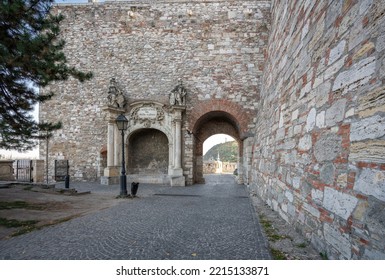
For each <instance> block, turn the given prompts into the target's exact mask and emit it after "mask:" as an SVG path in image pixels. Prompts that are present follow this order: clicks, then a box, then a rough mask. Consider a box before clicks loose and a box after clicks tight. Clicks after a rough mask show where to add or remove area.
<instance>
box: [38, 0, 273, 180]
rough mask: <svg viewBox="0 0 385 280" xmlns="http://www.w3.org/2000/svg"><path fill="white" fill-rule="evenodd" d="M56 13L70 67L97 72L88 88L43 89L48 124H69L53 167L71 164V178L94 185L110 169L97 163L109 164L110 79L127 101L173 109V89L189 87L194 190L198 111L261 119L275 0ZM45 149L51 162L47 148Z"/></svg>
mask: <svg viewBox="0 0 385 280" xmlns="http://www.w3.org/2000/svg"><path fill="white" fill-rule="evenodd" d="M54 12H55V13H61V14H63V15H64V16H65V20H64V21H63V24H62V26H61V35H62V37H63V38H64V39H65V40H66V46H65V53H66V55H67V58H68V61H69V64H71V65H74V66H76V67H77V68H78V69H81V70H84V71H92V72H93V73H94V78H93V79H92V80H91V81H87V82H85V83H83V84H81V83H79V82H77V81H74V80H73V79H69V80H68V81H65V82H61V83H56V84H53V85H51V86H49V87H47V88H45V89H42V91H43V93H44V92H48V91H51V90H52V91H54V92H55V93H56V95H55V97H54V98H53V99H52V101H50V102H47V103H45V104H42V106H41V107H40V119H41V120H48V121H58V120H60V121H62V123H63V129H61V130H60V131H58V132H57V133H55V135H54V137H53V138H52V139H51V140H50V145H51V146H50V149H49V156H50V159H51V160H50V164H51V165H52V162H53V160H54V159H62V158H65V159H68V160H69V161H70V173H71V178H72V179H74V180H96V179H97V177H98V176H99V174H100V170H102V169H101V167H100V166H98V165H99V164H100V163H101V162H103V161H102V160H100V159H101V155H100V153H101V151H105V145H106V135H107V131H106V130H107V122H106V120H105V117H106V116H105V113H104V112H103V111H102V109H101V108H102V107H103V106H104V105H105V104H106V103H107V92H108V86H109V80H110V79H111V78H112V77H115V78H116V81H117V82H118V84H119V85H120V87H121V88H122V89H123V91H124V93H125V95H126V97H127V99H128V102H129V103H130V102H134V101H138V100H155V101H158V102H161V103H164V104H168V102H169V100H168V95H169V93H170V91H171V90H172V89H173V88H174V87H175V86H176V84H177V83H178V80H179V79H181V80H182V81H183V83H184V85H185V87H186V88H187V89H188V90H189V94H188V98H187V108H188V109H187V113H186V115H185V116H183V117H184V119H183V121H184V124H183V128H182V129H183V132H182V135H183V137H184V140H183V141H184V142H183V145H182V147H183V151H184V152H183V155H182V156H183V158H184V162H183V168H184V174H185V176H186V177H187V181H188V183H192V176H193V170H192V169H193V164H192V159H193V140H192V137H191V135H190V134H189V133H188V132H187V128H188V126H189V118H190V115H191V114H192V113H193V112H194V110H195V111H196V110H197V109H199V108H200V107H202V104H205V103H207V102H209V101H210V102H211V101H213V100H220V101H221V100H224V101H228V102H230V104H232V103H233V104H235V105H236V106H239V107H240V108H243V109H244V110H247V111H248V112H249V115H250V114H251V112H253V113H254V114H255V110H256V106H257V105H258V102H259V94H260V92H259V89H260V87H261V77H262V73H263V67H264V52H265V48H266V44H267V39H268V28H269V22H270V1H262V0H258V1H256V0H249V1H248V0H246V1H241V0H236V1H225V0H206V1H197V0H194V1H182V0H161V1H117V2H115V1H114V2H103V3H87V4H63V5H58V6H55V10H54ZM224 104H227V103H224ZM230 109H231V108H230V107H229V110H230ZM245 119H248V120H249V119H250V120H251V121H250V122H249V123H247V124H245V125H244V126H245V127H249V129H250V130H251V129H252V128H253V127H254V125H255V123H253V121H255V119H253V118H245ZM192 125H193V124H192ZM190 129H191V127H190ZM40 151H41V157H45V143H44V142H42V143H41V145H40ZM50 170H52V168H50Z"/></svg>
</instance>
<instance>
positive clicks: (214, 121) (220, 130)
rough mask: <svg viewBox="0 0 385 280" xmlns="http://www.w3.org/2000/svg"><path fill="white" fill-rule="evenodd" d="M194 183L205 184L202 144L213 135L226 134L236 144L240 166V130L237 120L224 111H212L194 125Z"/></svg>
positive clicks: (238, 164) (241, 144)
mask: <svg viewBox="0 0 385 280" xmlns="http://www.w3.org/2000/svg"><path fill="white" fill-rule="evenodd" d="M193 134H194V152H193V153H194V154H193V157H194V160H193V164H194V166H193V167H194V174H193V179H194V183H198V184H202V183H204V182H205V180H204V176H203V174H204V173H203V167H204V159H203V143H204V142H205V141H206V140H207V139H208V138H209V137H210V136H213V135H215V134H227V135H229V136H231V137H232V138H233V139H235V141H236V142H237V143H238V162H237V167H238V166H240V165H241V162H240V161H242V151H243V142H242V140H241V138H240V129H239V124H238V122H237V120H236V119H235V118H234V117H233V116H232V115H231V114H230V113H227V112H224V111H212V112H209V113H206V114H204V115H203V116H201V117H200V118H199V119H198V120H197V122H196V123H195V125H194V129H193Z"/></svg>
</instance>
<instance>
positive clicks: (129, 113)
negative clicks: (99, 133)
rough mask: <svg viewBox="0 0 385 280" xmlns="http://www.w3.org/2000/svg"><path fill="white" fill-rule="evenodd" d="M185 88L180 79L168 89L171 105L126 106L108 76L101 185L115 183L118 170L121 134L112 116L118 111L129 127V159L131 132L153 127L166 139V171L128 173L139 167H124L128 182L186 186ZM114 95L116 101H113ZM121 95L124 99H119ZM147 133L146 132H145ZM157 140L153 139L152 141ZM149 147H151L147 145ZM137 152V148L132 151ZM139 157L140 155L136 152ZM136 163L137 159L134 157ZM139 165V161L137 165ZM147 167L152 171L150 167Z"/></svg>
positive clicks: (140, 102) (131, 152)
mask: <svg viewBox="0 0 385 280" xmlns="http://www.w3.org/2000/svg"><path fill="white" fill-rule="evenodd" d="M186 94H187V90H186V89H185V88H184V86H183V84H182V82H181V81H180V82H179V84H178V85H177V86H176V87H175V88H174V89H173V90H172V91H171V92H170V105H169V106H167V105H165V104H162V103H159V102H156V101H136V102H132V103H130V104H129V106H127V107H126V106H125V105H126V99H125V97H124V95H123V91H122V90H121V89H119V86H118V85H117V82H116V80H115V79H111V86H110V89H109V92H108V106H106V107H104V111H106V112H107V116H108V117H107V121H108V130H107V167H106V168H105V170H104V176H103V177H102V178H101V183H102V184H107V185H109V184H117V183H118V182H119V175H120V169H121V145H122V143H121V137H120V132H119V131H118V129H117V127H116V124H115V119H116V118H117V116H118V115H119V114H124V115H125V116H126V117H127V119H128V121H129V124H128V129H127V131H125V149H126V151H127V152H126V153H125V154H126V155H127V157H128V159H127V160H126V162H130V158H129V157H130V155H132V154H134V153H133V151H130V148H131V149H132V148H133V147H132V145H131V142H130V141H131V139H132V136H133V135H140V134H141V133H142V134H144V132H145V131H146V132H151V130H156V131H160V132H162V133H163V134H164V135H165V136H166V138H167V141H168V168H167V172H158V173H154V172H150V171H148V172H146V170H147V169H146V168H143V170H142V171H141V172H135V173H130V170H131V171H132V170H136V171H137V170H138V168H135V167H136V166H134V167H133V168H128V169H127V168H126V169H127V170H128V171H129V172H128V174H127V177H128V182H129V181H137V182H142V183H159V184H171V185H172V186H185V181H186V180H185V177H184V175H183V169H182V114H183V112H184V111H185V109H186V107H185V104H186ZM117 97H119V101H118V102H116V100H117ZM121 97H123V98H121ZM147 134H148V133H147ZM155 141H156V140H155ZM156 144H158V143H155V142H154V143H146V145H156ZM149 148H150V147H149ZM135 152H136V153H137V152H138V151H135ZM139 156H140V155H139ZM148 160H149V159H148V156H147V157H146V158H143V164H146V161H148ZM136 162H138V161H137V160H136ZM137 165H138V166H139V165H140V164H137ZM149 165H151V166H152V167H154V166H157V160H155V156H154V158H153V159H150V164H149ZM148 170H152V169H151V168H149V169H148Z"/></svg>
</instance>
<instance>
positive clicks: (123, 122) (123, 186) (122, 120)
mask: <svg viewBox="0 0 385 280" xmlns="http://www.w3.org/2000/svg"><path fill="white" fill-rule="evenodd" d="M115 122H116V125H117V127H118V129H119V130H120V131H121V132H122V173H121V175H120V196H121V197H126V196H127V182H126V181H127V178H126V163H125V160H124V131H125V130H127V127H128V120H127V118H126V117H125V116H124V115H119V116H118V117H117V118H116V120H115Z"/></svg>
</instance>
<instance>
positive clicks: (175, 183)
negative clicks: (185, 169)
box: [170, 176, 186, 187]
mask: <svg viewBox="0 0 385 280" xmlns="http://www.w3.org/2000/svg"><path fill="white" fill-rule="evenodd" d="M170 183H171V187H184V186H186V178H185V177H184V176H180V177H170Z"/></svg>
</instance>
